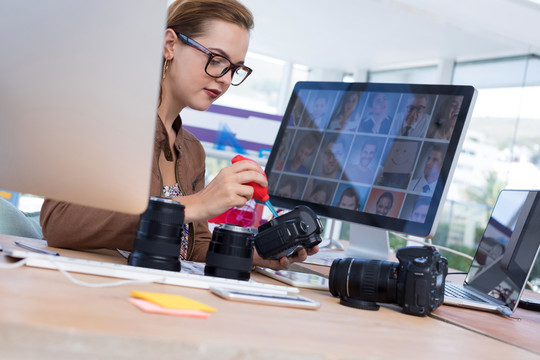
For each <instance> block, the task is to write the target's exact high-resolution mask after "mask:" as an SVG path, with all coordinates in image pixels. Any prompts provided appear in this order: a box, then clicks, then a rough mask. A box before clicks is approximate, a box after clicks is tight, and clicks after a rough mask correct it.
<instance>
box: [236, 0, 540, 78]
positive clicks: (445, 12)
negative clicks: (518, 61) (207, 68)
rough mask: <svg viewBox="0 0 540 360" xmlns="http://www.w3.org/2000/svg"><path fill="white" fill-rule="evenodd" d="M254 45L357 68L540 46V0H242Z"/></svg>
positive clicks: (328, 65) (297, 58)
mask: <svg viewBox="0 0 540 360" xmlns="http://www.w3.org/2000/svg"><path fill="white" fill-rule="evenodd" d="M241 1H242V3H244V4H245V5H246V6H247V7H248V8H249V9H250V10H251V11H252V12H253V14H254V17H255V29H254V30H253V33H252V37H251V43H250V51H252V52H254V53H258V54H262V55H268V56H272V57H276V58H280V59H284V60H286V61H290V62H293V63H297V64H302V65H307V66H309V67H311V68H321V69H329V70H339V71H343V72H351V73H354V72H357V71H359V70H361V71H365V70H366V69H371V70H373V69H381V68H391V67H393V66H398V65H403V64H411V65H414V64H419V65H421V64H428V63H436V62H438V61H441V60H444V59H457V60H472V59H479V58H489V57H500V56H509V55H517V54H525V53H537V54H539V53H540V4H538V3H535V2H533V1H534V0H533V1H528V0H332V1H328V0H325V1H322V0H241Z"/></svg>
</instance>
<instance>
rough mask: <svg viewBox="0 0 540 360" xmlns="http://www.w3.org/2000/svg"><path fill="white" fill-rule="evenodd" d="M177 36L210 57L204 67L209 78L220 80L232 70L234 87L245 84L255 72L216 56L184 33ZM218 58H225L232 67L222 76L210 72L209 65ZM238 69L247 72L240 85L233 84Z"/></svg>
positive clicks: (223, 72)
mask: <svg viewBox="0 0 540 360" xmlns="http://www.w3.org/2000/svg"><path fill="white" fill-rule="evenodd" d="M176 36H178V39H180V41H182V42H183V43H184V44H186V45H188V46H191V47H192V48H195V49H197V50H199V51H200V52H202V53H204V54H205V55H207V56H208V61H207V62H206V66H205V67H204V72H206V74H207V75H208V76H211V77H213V78H216V79H217V78H220V77H223V76H225V75H226V74H227V73H228V72H229V71H230V70H232V73H231V85H233V86H238V85H240V84H241V83H243V82H244V80H246V79H247V78H248V76H249V75H251V73H252V72H253V70H252V69H251V68H249V67H247V66H245V65H243V64H234V63H233V62H232V61H231V60H229V59H228V58H226V57H225V56H223V55H219V54H216V53H214V52H212V51H210V50H208V49H207V48H205V47H204V46H202V45H201V44H199V43H198V42H196V41H195V40H193V39H192V38H190V37H188V36H186V35H184V34H182V33H176ZM216 57H219V58H223V59H225V60H227V61H228V62H229V63H230V65H229V66H228V67H225V69H223V71H222V72H221V74H220V75H217V76H216V75H212V74H210V73H209V72H208V65H210V62H211V61H212V60H213V59H214V58H216ZM237 69H242V70H244V71H245V72H246V76H245V77H244V78H243V79H242V80H241V81H240V82H239V83H238V84H235V83H234V82H233V79H234V76H233V75H234V74H235V73H236V70H237Z"/></svg>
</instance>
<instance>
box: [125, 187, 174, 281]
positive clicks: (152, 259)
mask: <svg viewBox="0 0 540 360" xmlns="http://www.w3.org/2000/svg"><path fill="white" fill-rule="evenodd" d="M183 222H184V206H183V205H181V204H180V203H179V202H177V201H174V200H171V199H166V198H160V197H151V198H150V201H149V202H148V208H147V209H146V211H145V212H144V213H142V214H141V219H140V222H139V230H138V231H137V235H136V236H135V241H134V243H133V252H132V253H131V255H130V257H129V260H128V263H129V264H130V265H133V266H141V267H147V268H153V269H161V270H169V271H180V267H181V266H180V260H179V256H180V243H181V241H180V237H181V234H182V224H183Z"/></svg>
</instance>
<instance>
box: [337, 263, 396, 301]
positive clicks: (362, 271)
mask: <svg viewBox="0 0 540 360" xmlns="http://www.w3.org/2000/svg"><path fill="white" fill-rule="evenodd" d="M397 276H398V264H397V263H393V262H390V261H380V260H364V259H354V258H345V259H336V260H334V261H333V262H332V266H331V267H330V275H329V277H328V280H329V288H330V292H331V293H332V295H334V296H339V297H341V298H356V299H361V300H365V301H372V302H384V303H396V297H397Z"/></svg>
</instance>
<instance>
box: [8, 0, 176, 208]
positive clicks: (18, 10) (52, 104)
mask: <svg viewBox="0 0 540 360" xmlns="http://www.w3.org/2000/svg"><path fill="white" fill-rule="evenodd" d="M128 9H129V10H128ZM0 13H2V14H9V16H3V19H2V21H1V22H0V43H1V44H2V56H0V89H1V91H2V96H0V119H1V120H0V154H1V156H0V188H2V189H7V190H12V191H16V192H21V193H29V194H33V195H40V196H45V197H48V198H53V199H56V200H64V201H68V202H72V203H77V204H82V205H87V206H93V207H98V208H104V209H109V210H115V211H121V212H126V213H141V212H142V211H144V210H145V209H146V206H147V205H148V198H149V192H150V172H151V166H152V153H153V139H154V128H155V124H156V114H157V104H158V98H159V85H160V78H161V76H160V75H161V66H162V64H161V62H162V56H161V53H162V52H163V33H164V29H165V27H166V17H167V2H166V1H164V0H161V1H148V2H132V1H126V0H125V1H108V0H96V1H92V2H88V3H85V4H82V3H80V2H69V1H57V0H51V1H46V2H39V1H31V2H28V1H7V2H2V3H1V4H0ZM141 24H144V26H141Z"/></svg>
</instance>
